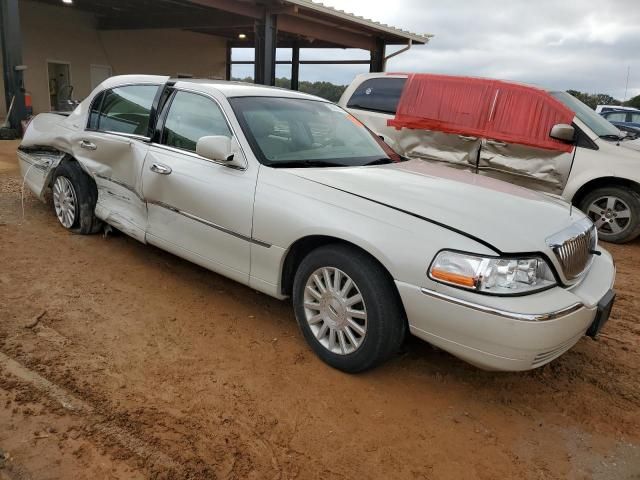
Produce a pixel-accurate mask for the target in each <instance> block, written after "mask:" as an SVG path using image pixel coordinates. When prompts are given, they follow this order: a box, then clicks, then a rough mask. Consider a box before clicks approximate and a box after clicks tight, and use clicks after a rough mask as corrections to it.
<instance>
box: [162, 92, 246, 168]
mask: <svg viewBox="0 0 640 480" xmlns="http://www.w3.org/2000/svg"><path fill="white" fill-rule="evenodd" d="M173 90H174V91H175V92H187V93H192V94H194V95H200V96H201V97H204V98H207V99H209V100H211V101H212V102H214V103H215V104H216V105H217V106H218V108H219V109H220V111H221V112H222V115H223V116H224V120H225V122H226V123H227V127H229V131H230V132H231V134H232V135H233V137H234V138H235V139H236V142H237V143H238V147H239V148H240V152H242V156H243V157H244V167H237V166H235V165H229V164H226V163H224V162H217V161H215V160H210V159H208V158H204V157H202V156H200V155H198V154H197V153H195V152H192V151H189V150H182V149H180V148H176V147H170V146H169V145H164V144H162V143H155V142H154V143H152V145H153V146H154V147H160V148H164V149H167V150H169V151H171V152H177V153H182V154H184V155H189V156H191V157H194V158H198V159H200V160H204V161H206V162H210V163H215V164H216V165H222V166H224V167H227V168H233V169H234V170H240V171H245V170H247V168H249V157H247V154H246V152H245V151H244V148H243V147H242V143H240V140H239V139H240V137H239V136H238V132H236V129H235V128H233V124H232V123H231V120H230V119H229V115H227V112H226V111H225V109H224V107H223V106H222V104H221V103H220V101H219V100H218V99H217V98H215V97H214V96H213V95H210V94H209V93H206V92H203V91H200V90H194V89H191V88H184V87H177V86H174V87H173ZM169 111H171V105H169ZM165 122H166V115H165V117H164V118H163V122H162V128H163V129H164V123H165Z"/></svg>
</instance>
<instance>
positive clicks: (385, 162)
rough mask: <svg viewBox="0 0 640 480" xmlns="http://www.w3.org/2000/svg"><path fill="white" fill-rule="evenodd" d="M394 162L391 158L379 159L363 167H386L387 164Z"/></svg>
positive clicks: (364, 164)
mask: <svg viewBox="0 0 640 480" xmlns="http://www.w3.org/2000/svg"><path fill="white" fill-rule="evenodd" d="M392 162H393V161H392V160H391V159H390V158H378V159H377V160H371V161H370V162H367V163H363V164H362V166H363V167H368V166H369V165H386V164H387V163H392Z"/></svg>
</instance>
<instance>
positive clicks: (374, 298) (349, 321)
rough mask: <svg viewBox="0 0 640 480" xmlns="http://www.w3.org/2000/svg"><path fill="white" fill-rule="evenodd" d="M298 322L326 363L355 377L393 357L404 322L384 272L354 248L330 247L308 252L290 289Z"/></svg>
mask: <svg viewBox="0 0 640 480" xmlns="http://www.w3.org/2000/svg"><path fill="white" fill-rule="evenodd" d="M293 305H294V309H295V314H296V319H297V321H298V324H299V325H300V329H301V330H302V333H303V334H304V336H305V338H306V340H307V342H308V343H309V344H310V346H311V348H313V350H314V351H315V353H316V354H317V355H318V356H319V357H320V358H321V359H322V360H323V361H325V362H326V363H328V364H329V365H331V366H332V367H334V368H337V369H339V370H342V371H345V372H349V373H355V372H360V371H363V370H367V369H369V368H372V367H374V366H376V365H378V364H379V363H381V362H383V361H384V360H386V359H387V358H389V357H390V356H391V355H392V354H394V353H395V352H396V351H397V350H398V349H399V347H400V345H401V343H402V341H403V340H404V336H405V331H406V327H405V326H406V321H405V317H404V310H403V309H402V306H401V303H400V299H399V296H398V293H397V291H396V290H395V286H394V285H393V283H392V281H391V279H390V278H389V275H388V274H387V272H386V271H385V270H384V269H383V268H382V267H381V266H380V265H379V264H378V263H377V262H375V261H374V260H373V259H371V258H370V257H369V256H367V255H366V254H364V253H363V252H360V251H358V250H356V249H354V248H349V247H347V246H344V245H340V244H334V245H327V246H324V247H320V248H318V249H316V250H314V251H313V252H311V253H310V254H309V255H308V256H307V257H306V258H305V259H304V260H303V261H302V263H301V264H300V266H299V268H298V271H297V272H296V277H295V280H294V285H293Z"/></svg>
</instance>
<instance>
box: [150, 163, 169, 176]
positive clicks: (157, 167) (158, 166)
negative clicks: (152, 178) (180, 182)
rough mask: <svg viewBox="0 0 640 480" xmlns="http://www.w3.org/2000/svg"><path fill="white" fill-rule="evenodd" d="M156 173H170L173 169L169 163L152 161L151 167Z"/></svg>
mask: <svg viewBox="0 0 640 480" xmlns="http://www.w3.org/2000/svg"><path fill="white" fill-rule="evenodd" d="M149 170H151V171H152V172H154V173H158V174H160V175H170V174H171V172H172V171H173V170H171V167H169V166H168V165H163V164H162V163H156V162H154V163H152V164H151V167H150V168H149Z"/></svg>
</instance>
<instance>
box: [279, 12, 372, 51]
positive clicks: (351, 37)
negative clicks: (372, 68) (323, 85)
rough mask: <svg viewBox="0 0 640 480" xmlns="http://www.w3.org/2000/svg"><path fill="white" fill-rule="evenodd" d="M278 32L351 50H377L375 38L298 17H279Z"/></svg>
mask: <svg viewBox="0 0 640 480" xmlns="http://www.w3.org/2000/svg"><path fill="white" fill-rule="evenodd" d="M278 30H280V31H282V32H287V33H293V34H296V35H301V36H303V37H306V38H314V39H318V40H324V41H326V42H331V43H334V44H339V45H343V46H344V47H349V48H362V49H363V50H373V49H375V48H376V41H375V39H374V38H373V37H370V36H367V35H361V34H357V33H353V32H347V31H345V30H341V29H339V28H335V27H333V28H330V27H327V25H323V24H321V23H318V22H314V21H312V20H307V19H304V18H301V17H297V16H295V17H294V16H291V15H279V16H278Z"/></svg>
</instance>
